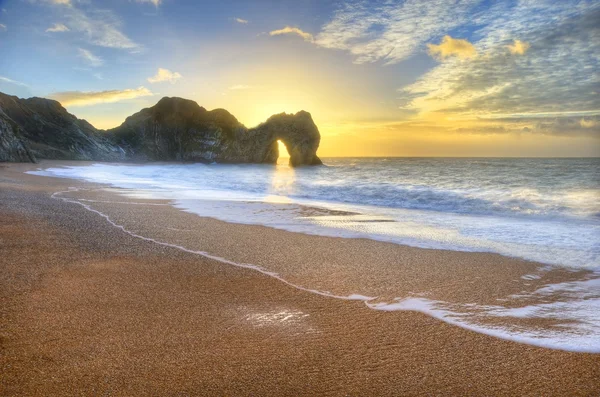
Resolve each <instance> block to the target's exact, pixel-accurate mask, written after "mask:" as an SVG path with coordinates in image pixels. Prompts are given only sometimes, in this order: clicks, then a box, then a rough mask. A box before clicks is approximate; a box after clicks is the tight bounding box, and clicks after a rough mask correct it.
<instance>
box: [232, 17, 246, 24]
mask: <svg viewBox="0 0 600 397" xmlns="http://www.w3.org/2000/svg"><path fill="white" fill-rule="evenodd" d="M233 20H234V21H236V22H237V23H242V24H247V23H248V20H247V19H242V18H234V19H233Z"/></svg>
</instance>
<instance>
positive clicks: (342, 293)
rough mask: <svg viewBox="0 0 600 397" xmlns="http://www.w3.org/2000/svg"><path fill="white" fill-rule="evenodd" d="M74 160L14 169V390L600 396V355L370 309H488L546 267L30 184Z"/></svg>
mask: <svg viewBox="0 0 600 397" xmlns="http://www.w3.org/2000/svg"><path fill="white" fill-rule="evenodd" d="M67 164H73V163H68V162H60V161H44V162H42V163H41V164H10V165H1V166H0V248H1V251H2V255H1V256H0V263H1V270H0V271H1V274H0V299H1V300H2V304H1V305H0V307H1V310H2V311H1V313H0V315H1V318H0V344H1V345H0V348H1V355H0V368H1V369H2V370H1V374H0V394H2V395H7V396H9V395H10V396H19V395H22V396H30V395H40V396H42V395H115V396H118V395H211V394H212V395H556V396H562V395H581V396H591V395H598V394H600V382H599V381H598V379H600V355H599V354H591V353H583V352H572V351H565V350H559V349H549V348H545V347H540V346H533V345H531V344H525V343H518V342H515V341H512V340H506V338H499V337H495V336H492V335H486V334H484V333H482V332H474V331H473V330H469V329H465V328H464V327H460V326H457V325H453V324H449V323H448V322H444V321H441V320H440V319H438V318H434V317H432V316H430V315H427V314H425V313H420V312H417V311H414V310H412V311H410V310H401V311H386V310H373V309H374V308H375V309H376V308H377V306H376V305H378V304H389V303H390V302H391V301H393V298H394V297H395V296H399V293H401V294H400V295H402V294H407V295H410V294H411V293H414V292H415V291H428V292H429V293H431V294H433V295H434V296H435V298H436V299H444V300H446V301H450V302H461V303H464V302H470V301H474V300H476V301H477V302H479V303H486V304H489V305H492V304H494V302H496V300H497V299H499V298H500V297H506V296H510V295H514V294H517V293H519V292H521V289H522V284H519V285H513V284H512V283H511V282H510V281H511V280H515V279H517V280H519V279H521V277H523V276H526V275H530V274H535V273H536V272H538V271H539V269H540V268H541V267H543V266H542V265H541V264H539V263H535V262H531V261H526V260H523V259H517V258H509V257H506V256H502V255H499V254H494V253H485V252H458V251H449V250H434V249H425V248H418V247H408V246H404V245H399V244H393V243H387V242H382V241H374V240H369V239H353V238H338V237H328V236H317V235H308V234H301V233H295V232H290V231H285V230H277V229H274V228H269V227H265V226H259V225H249V224H233V223H227V222H223V221H220V220H216V219H212V218H208V217H200V216H197V215H195V214H192V213H189V212H185V211H182V210H180V209H177V208H174V207H173V206H171V205H168V203H167V201H166V200H143V201H141V200H140V199H137V198H127V197H123V196H122V195H119V194H117V193H116V192H114V191H111V190H110V189H106V186H103V185H99V184H93V183H89V182H84V181H81V180H72V179H59V178H48V177H43V176H37V175H30V174H25V173H24V172H25V171H28V170H35V169H37V168H40V167H49V166H52V167H58V166H63V165H67ZM77 164H79V163H77ZM57 192H62V193H58V194H57ZM392 262H393V263H395V264H400V265H398V266H393V267H391V266H389V264H390V263H392ZM349 264H354V265H352V266H350V265H349ZM316 267H318V268H319V269H322V271H320V272H318V273H315V272H313V269H314V268H316ZM482 268H483V269H485V271H482ZM323 269H325V270H324V271H323ZM348 269H358V270H356V271H348ZM587 273H588V272H586V271H584V270H579V271H573V270H565V269H560V268H555V269H552V270H546V271H545V272H544V273H543V275H542V276H539V277H538V278H532V279H531V280H529V282H528V286H527V287H528V288H530V289H531V291H535V290H536V289H539V288H542V287H543V286H544V285H547V284H549V283H561V282H563V283H564V282H572V281H581V280H582V279H585V278H586V277H587ZM315 274H316V275H315ZM371 277H372V279H371ZM382 277H383V278H386V277H387V278H390V279H393V280H395V281H394V285H393V288H392V287H390V291H389V294H388V293H386V291H385V290H382V289H381V286H380V285H379V284H378V280H379V279H380V278H382ZM465 280H468V281H465ZM334 281H335V283H336V284H335V285H336V286H337V289H336V290H335V291H332V292H331V293H328V291H329V286H330V285H332V283H333V282H334ZM358 284H361V285H366V286H372V288H371V289H372V290H375V289H376V290H377V292H378V293H377V297H378V298H377V299H369V300H367V299H365V298H366V297H361V296H353V294H355V293H357V290H356V286H357V285H358ZM367 289H369V288H367ZM324 291H325V292H324ZM358 292H360V291H358ZM546 299H548V298H547V297H546ZM365 303H368V304H365ZM380 308H381V307H380ZM486 321H488V322H493V321H501V319H500V320H499V319H487V320H486ZM523 321H529V322H534V323H536V324H534V325H536V326H539V327H547V326H552V324H549V323H546V322H545V321H544V320H543V319H542V320H540V319H526V320H523Z"/></svg>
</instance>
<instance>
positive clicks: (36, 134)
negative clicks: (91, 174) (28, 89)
mask: <svg viewBox="0 0 600 397" xmlns="http://www.w3.org/2000/svg"><path fill="white" fill-rule="evenodd" d="M0 109H2V111H3V113H4V114H5V115H6V116H7V117H8V118H10V120H12V122H13V123H14V125H16V126H18V127H19V130H20V133H21V136H22V138H23V143H24V145H25V146H26V147H28V149H29V151H30V152H31V153H32V154H33V155H34V156H35V157H37V158H40V159H61V160H100V161H118V160H124V159H125V154H124V152H123V151H122V150H121V149H120V148H119V147H118V146H117V145H115V144H114V143H112V142H111V140H110V139H109V137H107V136H106V135H105V134H104V133H103V132H101V131H98V130H97V129H95V128H94V127H93V126H92V125H91V124H90V123H88V122H87V121H85V120H79V119H78V118H77V117H75V116H73V115H72V114H70V113H68V112H67V111H66V109H65V108H63V107H62V106H61V105H60V103H58V102H57V101H53V100H51V99H44V98H29V99H19V98H17V97H14V96H9V95H5V94H2V93H0Z"/></svg>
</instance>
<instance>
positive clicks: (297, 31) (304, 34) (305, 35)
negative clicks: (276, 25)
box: [269, 26, 314, 42]
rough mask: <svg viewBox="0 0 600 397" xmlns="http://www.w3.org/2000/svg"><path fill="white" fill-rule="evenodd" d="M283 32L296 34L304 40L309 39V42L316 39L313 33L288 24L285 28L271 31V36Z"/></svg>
mask: <svg viewBox="0 0 600 397" xmlns="http://www.w3.org/2000/svg"><path fill="white" fill-rule="evenodd" d="M283 34H294V35H297V36H300V37H302V38H303V39H304V41H308V42H313V41H314V38H313V35H312V34H310V33H307V32H304V31H302V30H300V29H298V28H292V27H290V26H286V27H285V28H283V29H278V30H273V31H271V32H269V35H270V36H280V35H283Z"/></svg>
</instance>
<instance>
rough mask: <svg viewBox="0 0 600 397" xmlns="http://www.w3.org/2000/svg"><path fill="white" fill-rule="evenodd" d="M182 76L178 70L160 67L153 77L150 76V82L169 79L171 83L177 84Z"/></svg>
mask: <svg viewBox="0 0 600 397" xmlns="http://www.w3.org/2000/svg"><path fill="white" fill-rule="evenodd" d="M181 77H183V76H181V75H180V74H179V73H177V72H171V71H170V70H169V69H163V68H158V71H157V72H156V74H155V75H154V76H152V77H148V81H149V82H150V83H160V82H162V81H168V82H169V83H171V84H175V83H176V82H177V80H179V79H180V78H181Z"/></svg>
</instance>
